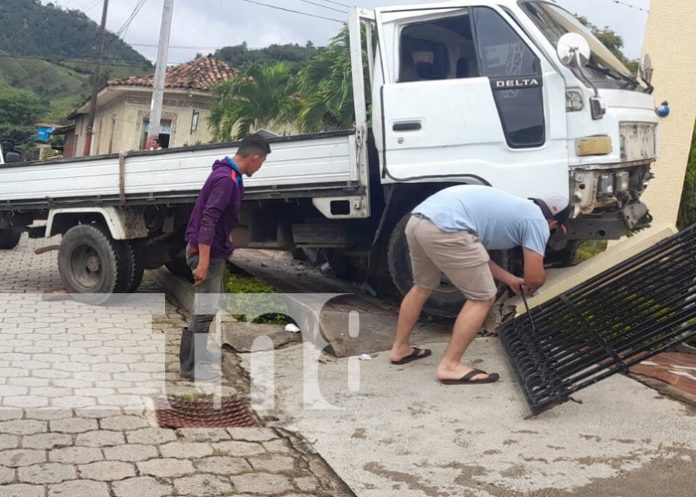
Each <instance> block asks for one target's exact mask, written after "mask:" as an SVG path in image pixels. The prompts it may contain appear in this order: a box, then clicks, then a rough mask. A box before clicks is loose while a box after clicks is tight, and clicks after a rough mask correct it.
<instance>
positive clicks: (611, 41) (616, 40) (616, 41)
mask: <svg viewBox="0 0 696 497" xmlns="http://www.w3.org/2000/svg"><path fill="white" fill-rule="evenodd" d="M577 18H578V20H579V21H580V22H581V23H583V24H584V25H585V26H586V27H587V28H589V29H590V31H592V34H594V35H595V36H596V37H597V39H598V40H599V41H601V42H602V44H604V45H605V46H606V47H607V48H608V49H609V51H610V52H611V53H613V54H614V56H616V58H617V59H619V60H620V61H621V63H622V64H623V65H625V66H626V67H627V68H628V69H629V70H630V71H631V72H632V73H633V74H636V73H637V72H638V61H636V60H631V59H629V58H628V57H626V56H625V55H624V53H623V46H624V41H623V38H622V37H621V35H619V34H617V33H616V32H615V31H614V30H613V29H611V28H610V27H609V26H604V28H602V29H600V28H598V27H597V26H595V25H594V24H592V23H591V22H590V21H589V20H588V19H587V18H586V17H583V16H577Z"/></svg>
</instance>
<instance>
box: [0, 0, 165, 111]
mask: <svg viewBox="0 0 696 497" xmlns="http://www.w3.org/2000/svg"><path fill="white" fill-rule="evenodd" d="M98 37H99V26H98V25H97V23H95V22H94V21H92V20H91V19H89V18H88V17H87V16H86V15H85V14H84V13H82V12H80V11H78V10H64V9H62V8H60V7H57V6H54V5H53V4H48V5H42V4H41V3H40V2H39V1H38V0H2V1H1V2H0V92H3V91H9V89H18V90H26V91H29V92H31V93H32V94H33V95H35V96H36V97H37V99H38V101H39V103H40V106H39V113H40V115H39V116H37V117H38V119H40V120H46V121H53V122H62V121H64V120H65V118H66V117H67V115H68V114H69V112H70V111H71V110H72V109H73V108H74V107H75V106H76V105H77V104H78V103H80V102H81V101H82V100H84V99H85V98H86V97H87V96H88V95H89V92H90V89H91V78H92V71H93V70H94V67H95V59H94V58H95V50H94V47H95V45H96V43H97V40H98ZM104 60H105V62H106V63H105V65H104V66H103V67H102V71H101V72H102V76H101V78H100V79H101V82H105V81H106V80H107V79H110V78H116V77H122V76H127V75H134V74H146V73H148V72H152V70H153V68H152V64H151V63H150V62H149V61H148V60H147V59H146V58H145V57H143V56H142V55H140V54H139V53H138V52H136V51H135V50H134V49H133V48H131V47H130V46H129V45H127V44H126V43H124V42H123V41H122V40H120V39H118V38H117V37H116V36H115V35H114V34H113V33H107V35H106V38H105V51H104Z"/></svg>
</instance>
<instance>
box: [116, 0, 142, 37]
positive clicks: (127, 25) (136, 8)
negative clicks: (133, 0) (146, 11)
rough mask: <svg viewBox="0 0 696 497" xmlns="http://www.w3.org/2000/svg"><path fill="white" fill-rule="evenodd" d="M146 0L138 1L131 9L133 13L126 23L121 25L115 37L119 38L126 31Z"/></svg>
mask: <svg viewBox="0 0 696 497" xmlns="http://www.w3.org/2000/svg"><path fill="white" fill-rule="evenodd" d="M145 2H146V0H138V3H137V4H136V5H135V7H134V8H133V11H132V12H131V13H130V15H129V16H128V18H127V19H126V21H125V22H124V23H123V25H122V26H121V27H120V28H119V30H118V31H117V32H116V37H117V38H120V37H121V35H122V34H124V33H125V32H126V31H127V30H128V27H129V26H130V24H131V23H132V22H133V19H135V17H136V16H137V15H138V13H139V12H140V10H141V9H142V8H143V5H145Z"/></svg>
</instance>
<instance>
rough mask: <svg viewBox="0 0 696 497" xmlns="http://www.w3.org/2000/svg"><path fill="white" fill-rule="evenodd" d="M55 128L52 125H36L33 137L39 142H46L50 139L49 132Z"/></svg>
mask: <svg viewBox="0 0 696 497" xmlns="http://www.w3.org/2000/svg"><path fill="white" fill-rule="evenodd" d="M55 129H56V128H54V127H52V126H37V127H36V135H34V138H36V139H37V140H38V141H41V142H48V140H50V139H51V133H53V132H54V131H55Z"/></svg>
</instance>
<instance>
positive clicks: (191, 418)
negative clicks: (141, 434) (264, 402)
mask: <svg viewBox="0 0 696 497" xmlns="http://www.w3.org/2000/svg"><path fill="white" fill-rule="evenodd" d="M156 413H157V423H158V424H159V426H160V427H161V428H230V427H242V428H244V427H253V426H258V424H259V423H258V421H257V419H256V416H255V415H254V413H253V412H252V411H251V409H250V408H249V401H248V400H247V399H243V400H233V399H223V400H220V403H219V406H218V408H216V407H215V404H214V402H213V399H210V398H204V399H185V398H181V397H168V398H167V399H158V400H157V402H156Z"/></svg>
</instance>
